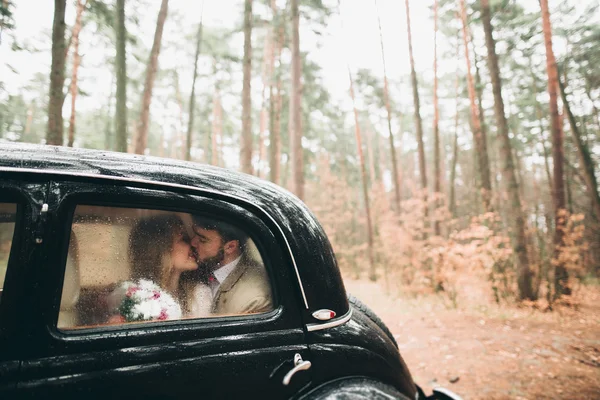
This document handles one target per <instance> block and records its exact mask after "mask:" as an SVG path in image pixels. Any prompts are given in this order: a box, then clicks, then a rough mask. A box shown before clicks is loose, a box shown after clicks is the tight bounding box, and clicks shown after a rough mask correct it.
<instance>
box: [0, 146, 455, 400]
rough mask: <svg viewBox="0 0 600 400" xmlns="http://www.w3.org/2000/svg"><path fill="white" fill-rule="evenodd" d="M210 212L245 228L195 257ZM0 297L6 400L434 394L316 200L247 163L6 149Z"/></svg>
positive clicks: (0, 172) (0, 151)
mask: <svg viewBox="0 0 600 400" xmlns="http://www.w3.org/2000/svg"><path fill="white" fill-rule="evenodd" d="M206 219H210V220H212V221H217V223H216V225H226V226H228V227H234V228H235V229H236V231H237V232H240V231H242V232H243V234H244V235H245V239H243V240H242V239H231V237H229V238H227V239H223V238H221V239H219V240H220V241H219V243H221V244H222V245H221V247H219V248H216V249H217V250H215V251H216V252H215V253H214V254H217V256H214V257H212V256H211V257H209V256H206V258H207V260H208V261H206V263H208V264H202V263H200V262H199V259H200V258H201V254H202V253H203V252H206V254H208V252H209V250H206V249H204V247H206V248H208V247H210V245H211V240H212V239H211V236H210V235H212V234H213V233H214V232H213V231H211V229H212V228H211V227H210V226H208V227H207V226H203V225H201V223H200V222H198V221H200V220H206ZM149 220H150V221H162V222H164V221H176V223H175V225H173V224H171V225H168V226H169V227H170V228H169V229H167V230H162V231H160V232H159V231H157V232H159V233H161V234H164V235H165V237H167V239H165V240H166V241H167V244H166V245H165V244H161V241H160V239H157V237H158V236H151V234H150V233H148V232H149V231H144V229H146V228H147V225H148V224H145V225H146V228H143V225H144V221H149ZM162 222H161V223H162ZM150 225H152V224H150ZM165 226H166V225H165ZM173 226H175V228H173ZM140 232H142V233H143V234H140ZM144 232H145V233H144ZM155 233H156V232H155ZM136 235H137V236H136ZM144 235H146V236H144ZM169 235H170V236H169ZM134 237H137V238H138V239H139V238H142V239H141V240H138V239H135V238H134ZM223 237H224V236H223ZM215 240H217V239H215ZM242 242H243V243H244V246H243V250H244V255H243V256H242V255H240V256H239V257H238V253H231V254H233V256H234V257H238V258H237V259H236V260H237V261H236V262H232V263H227V265H229V266H231V265H233V266H232V267H231V268H230V267H227V268H228V271H227V272H226V273H225V272H222V271H221V272H222V273H221V272H219V271H220V269H219V268H220V266H221V264H225V262H222V263H219V262H216V263H215V262H213V261H214V259H215V257H217V258H219V257H220V258H219V260H221V261H222V260H223V259H224V257H227V256H228V254H230V253H229V252H230V250H232V249H233V250H236V249H234V248H235V247H236V246H235V245H237V244H241V243H242ZM224 243H227V244H224ZM230 245H231V246H230ZM135 246H138V248H137V250H136V249H135V248H134V247H135ZM140 246H141V247H140ZM203 246H204V247H203ZM175 248H177V249H180V250H181V251H179V253H176V252H175V250H173V249H175ZM240 248H241V246H240ZM161 249H163V250H161ZM164 249H168V250H164ZM233 250H232V251H233ZM238 250H239V249H238ZM165 251H170V252H171V253H169V254H167V255H166V256H165V255H164V254H163V253H161V252H165ZM136 257H137V258H136ZM152 257H155V259H157V260H159V261H157V262H158V263H159V264H160V265H161V266H160V267H158V269H157V267H155V266H154V265H151V264H152V263H151V262H150V261H148V260H152V259H153V258H152ZM138 259H139V260H142V261H141V262H140V263H138V264H140V265H141V267H140V266H139V265H138V264H136V262H137V261H135V260H138ZM190 259H192V260H193V261H194V262H190ZM240 259H242V260H246V261H239V260H240ZM144 260H146V261H144ZM165 260H166V261H165ZM177 260H179V261H177ZM211 260H212V261H211ZM210 262H213V264H210V265H213V266H214V265H219V267H218V268H217V267H215V268H213V270H214V274H212V273H211V274H209V275H210V276H209V278H208V280H196V281H194V280H193V279H191V278H190V280H189V282H187V281H184V277H186V276H197V275H199V273H198V272H197V271H196V270H197V269H198V268H199V265H209V263H210ZM242 263H245V265H244V267H243V269H241V267H240V265H241V264H242ZM234 264H235V265H234ZM136 265H137V266H136ZM178 268H182V271H183V272H181V271H179V269H178ZM151 269H153V270H155V271H158V272H156V274H157V275H153V276H150V275H149V276H148V279H146V280H144V279H141V280H138V281H136V280H135V279H134V278H140V277H142V278H143V277H144V276H143V274H144V271H150V270H151ZM185 269H187V270H185ZM140 271H141V272H140ZM240 271H241V272H240ZM140 274H142V275H140ZM219 274H220V275H222V276H221V277H219ZM213 276H214V278H212V279H213V280H211V277H213ZM232 277H233V278H232ZM178 279H180V280H179V281H178ZM214 279H217V280H218V283H217V284H216V286H215V282H216V281H214ZM152 280H154V281H153V282H152ZM182 282H183V283H182ZM185 282H187V283H185ZM194 282H196V283H197V284H196V283H194ZM240 282H242V283H244V285H245V286H243V285H242V284H241V283H240ZM135 285H138V286H135ZM144 285H149V286H147V287H144ZM148 287H149V288H150V289H148ZM185 287H187V289H185ZM169 288H171V289H172V290H167V289H169ZM215 288H216V293H217V294H216V295H215V291H214V290H215ZM202 291H204V292H202ZM119 293H120V294H119ZM140 293H142V294H143V293H146V294H148V293H149V294H150V295H149V296H150V297H143V296H142V295H140ZM168 293H170V294H168ZM182 293H187V294H186V295H185V296H187V297H185V296H183V295H182ZM202 293H204V295H205V296H207V297H205V300H198V299H202V296H203V294H202ZM0 294H1V297H0V398H65V397H66V398H73V397H80V396H85V397H90V396H91V397H94V398H96V397H98V398H99V397H103V398H115V397H117V398H124V397H127V398H144V397H151V398H196V397H198V398H265V399H266V398H277V399H278V398H302V399H313V398H315V399H323V398H369V399H370V398H373V399H375V398H385V399H388V398H401V399H404V398H409V399H415V398H421V399H422V398H425V396H424V394H423V392H422V391H421V390H420V389H419V388H418V387H417V386H416V385H415V383H414V382H413V380H412V378H411V375H410V373H409V371H408V368H407V367H406V365H405V363H404V361H403V360H402V358H401V356H400V354H399V352H398V348H397V344H396V342H395V340H394V337H393V336H392V334H391V333H390V332H389V330H388V329H387V328H386V326H385V325H384V324H383V323H382V322H381V321H380V320H379V319H378V318H377V316H375V314H373V313H372V312H371V311H370V310H369V309H368V308H367V307H366V306H364V305H363V304H361V303H360V301H358V300H357V299H355V298H353V297H351V296H350V297H347V294H346V291H345V289H344V285H343V282H342V279H341V276H340V272H339V269H338V267H337V264H336V259H335V255H334V253H333V251H332V248H331V246H330V244H329V241H328V240H327V237H326V235H325V233H324V232H323V229H322V228H321V226H320V225H319V223H318V222H317V220H316V219H315V217H314V216H313V215H312V214H311V212H310V211H309V210H308V209H307V207H306V206H305V205H304V204H303V203H302V202H301V201H300V200H298V199H297V198H296V197H295V196H293V195H291V194H289V193H288V192H286V191H285V190H283V189H281V188H279V187H278V186H276V185H274V184H271V183H269V182H265V181H262V180H259V179H257V178H254V177H252V176H247V175H244V174H240V173H234V172H231V171H227V170H223V169H219V168H215V167H210V166H204V165H199V164H194V163H187V162H179V161H173V160H164V159H159V158H152V157H143V156H134V155H127V154H120V153H111V152H99V151H89V150H78V149H69V148H61V147H51V146H35V145H21V144H7V143H5V144H0ZM138 295H139V296H138ZM136 296H138V297H139V298H138V297H136ZM140 296H141V297H140ZM161 296H162V297H161ZM194 296H195V297H194ZM211 296H216V297H218V298H219V300H218V301H217V300H215V298H214V297H211ZM136 299H137V300H136ZM206 299H208V300H206ZM125 300H127V301H129V303H127V302H126V301H125ZM167 300H168V301H167ZM177 300H181V304H179V303H178V301H177ZM161 301H164V302H163V303H160V302H161ZM217 303H218V304H217ZM157 304H158V305H157ZM161 304H162V305H161ZM165 304H167V305H166V306H165ZM161 307H162V308H161ZM169 307H170V308H169ZM447 395H448V396H452V394H447ZM188 396H189V397H188ZM433 396H437V397H435V398H445V397H443V396H445V395H444V394H443V393H442V391H440V392H437V393H434V395H433ZM431 398H433V397H431ZM456 398H457V397H456Z"/></svg>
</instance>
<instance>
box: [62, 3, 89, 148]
mask: <svg viewBox="0 0 600 400" xmlns="http://www.w3.org/2000/svg"><path fill="white" fill-rule="evenodd" d="M86 3H87V1H86ZM86 3H83V2H82V1H81V0H77V15H76V17H75V25H74V26H73V36H72V37H73V71H71V85H70V86H71V87H70V88H69V91H70V92H71V118H70V120H69V140H68V142H67V145H68V146H69V147H73V142H74V141H75V101H76V100H77V70H78V69H79V62H80V56H79V32H81V15H82V14H83V10H84V9H85V5H86Z"/></svg>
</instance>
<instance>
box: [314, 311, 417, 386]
mask: <svg viewBox="0 0 600 400" xmlns="http://www.w3.org/2000/svg"><path fill="white" fill-rule="evenodd" d="M307 338H308V346H309V348H310V351H311V356H312V357H313V359H314V363H315V370H314V371H313V372H314V376H315V381H314V383H315V384H317V385H318V384H322V383H324V382H328V381H332V380H335V379H339V378H343V377H345V376H365V377H368V378H371V379H375V380H379V381H382V382H384V383H386V384H388V385H392V386H394V387H396V388H397V389H398V390H400V392H402V393H403V394H404V395H406V396H408V397H411V398H414V393H415V392H416V386H415V385H414V383H413V381H412V377H411V375H410V372H409V371H408V368H407V366H406V364H405V363H404V360H402V358H401V357H400V354H399V353H398V350H397V349H396V346H395V345H394V343H393V342H392V341H391V340H390V339H389V338H388V336H387V335H386V334H385V333H384V332H383V331H382V330H381V329H380V328H379V327H378V326H377V325H376V324H375V323H374V322H373V321H371V319H369V318H368V317H367V316H366V315H364V314H363V313H362V312H360V311H359V310H358V309H353V313H352V318H351V319H350V321H348V322H347V323H346V324H344V325H342V326H339V327H335V328H332V329H326V330H320V331H315V332H308V334H307ZM342 365H343V368H339V366H342ZM332 366H338V367H337V368H335V367H332Z"/></svg>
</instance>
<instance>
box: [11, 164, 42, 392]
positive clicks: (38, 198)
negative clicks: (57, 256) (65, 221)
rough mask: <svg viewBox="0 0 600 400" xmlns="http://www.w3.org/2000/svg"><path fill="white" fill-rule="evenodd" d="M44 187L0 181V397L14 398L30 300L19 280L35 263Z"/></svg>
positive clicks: (31, 182) (17, 180)
mask: <svg viewBox="0 0 600 400" xmlns="http://www.w3.org/2000/svg"><path fill="white" fill-rule="evenodd" d="M46 189H47V184H45V183H43V182H36V181H35V178H31V177H29V178H28V179H26V180H21V179H20V177H19V176H18V175H12V176H10V175H8V174H4V175H3V177H2V179H0V397H9V396H11V395H14V393H15V392H14V391H15V388H16V385H17V382H18V378H19V368H20V363H21V357H22V351H23V348H24V347H25V346H27V341H26V340H25V339H26V338H27V331H26V330H25V324H23V323H22V321H23V320H22V316H23V315H29V316H30V317H32V318H34V316H32V315H30V314H26V313H27V310H28V308H27V303H28V301H29V300H30V298H28V297H27V296H26V295H25V293H26V290H25V287H26V282H24V280H23V277H24V274H25V273H26V271H27V269H28V268H30V267H31V266H32V265H33V263H34V262H35V259H36V254H37V252H36V250H37V249H36V247H38V246H39V244H37V243H36V242H35V239H36V237H38V234H39V233H40V232H39V231H38V230H37V226H38V222H40V221H41V219H42V218H43V216H42V215H41V210H42V204H43V202H44V199H45V195H46Z"/></svg>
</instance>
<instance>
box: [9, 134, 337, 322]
mask: <svg viewBox="0 0 600 400" xmlns="http://www.w3.org/2000/svg"><path fill="white" fill-rule="evenodd" d="M0 172H2V174H3V175H4V174H5V173H10V174H11V175H13V174H17V175H18V174H49V175H51V176H53V177H54V179H67V178H68V177H79V178H85V179H86V180H92V181H105V180H113V181H114V180H119V181H125V182H130V183H131V184H133V185H136V184H140V183H154V184H157V185H159V186H162V187H163V188H165V189H168V188H169V187H170V188H183V187H187V188H194V189H197V190H200V191H203V192H205V193H207V194H210V193H212V194H218V195H222V196H225V197H229V198H235V199H237V200H240V201H242V202H244V203H245V204H247V205H249V206H253V207H252V208H254V209H256V208H258V209H259V210H261V211H262V213H263V214H264V215H262V217H263V218H264V217H268V218H270V219H271V220H272V221H273V222H275V224H276V225H278V226H279V227H280V230H281V233H282V235H283V237H284V238H285V240H286V242H287V245H288V247H289V250H290V252H291V255H292V259H293V260H294V263H295V268H296V273H297V274H299V279H300V291H301V295H302V296H303V299H304V302H305V305H306V308H307V309H308V310H309V311H316V310H318V309H331V310H334V311H336V313H337V314H338V315H341V314H342V313H346V312H347V311H348V309H349V308H348V303H347V300H346V293H345V289H344V286H343V282H342V278H341V276H340V273H339V269H338V267H337V262H336V259H335V255H334V253H333V250H332V248H331V245H330V243H329V240H328V239H327V236H326V234H325V232H324V230H323V228H322V227H321V225H320V224H319V222H318V221H317V219H316V218H315V216H314V215H313V214H312V213H311V212H310V210H309V209H308V207H307V206H306V205H305V204H304V203H303V202H302V201H301V200H300V199H298V198H297V197H296V196H295V195H293V194H292V193H290V192H289V191H287V190H285V189H284V188H282V187H280V186H278V185H275V184H274V183H272V182H269V181H265V180H263V179H260V178H257V177H255V176H252V175H247V174H243V173H240V172H236V171H232V170H228V169H224V168H219V167H215V166H210V165H205V164H199V163H194V162H187V161H180V160H173V159H165V158H159V157H152V156H144V155H136V154H127V153H118V152H110V151H99V150H89V149H79V148H70V147H61V146H48V145H35V144H26V143H0ZM255 212H256V210H255ZM324 269H325V270H324Z"/></svg>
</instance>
